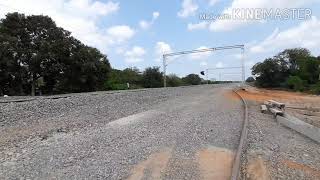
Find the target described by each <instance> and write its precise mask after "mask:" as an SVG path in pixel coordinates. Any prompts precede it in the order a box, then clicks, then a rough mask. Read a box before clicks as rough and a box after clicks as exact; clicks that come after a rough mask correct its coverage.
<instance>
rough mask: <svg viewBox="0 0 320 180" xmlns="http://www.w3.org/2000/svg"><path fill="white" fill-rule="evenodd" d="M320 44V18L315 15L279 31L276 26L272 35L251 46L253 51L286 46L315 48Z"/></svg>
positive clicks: (280, 48)
mask: <svg viewBox="0 0 320 180" xmlns="http://www.w3.org/2000/svg"><path fill="white" fill-rule="evenodd" d="M319 46H320V20H318V19H317V18H316V17H313V18H312V19H310V20H307V21H304V22H302V23H300V24H299V25H298V26H296V27H293V28H290V29H287V30H284V31H279V29H278V28H276V29H275V30H274V31H273V33H272V34H271V35H269V36H268V37H267V38H266V39H265V40H263V41H262V42H260V43H256V44H255V45H253V46H252V47H251V48H250V52H252V53H264V52H270V51H281V50H283V49H285V48H295V47H304V48H308V49H311V50H313V49H314V50H315V49H316V48H317V47H319Z"/></svg>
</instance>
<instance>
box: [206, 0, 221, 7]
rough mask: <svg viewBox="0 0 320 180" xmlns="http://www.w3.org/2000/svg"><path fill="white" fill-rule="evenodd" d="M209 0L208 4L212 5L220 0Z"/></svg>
mask: <svg viewBox="0 0 320 180" xmlns="http://www.w3.org/2000/svg"><path fill="white" fill-rule="evenodd" d="M208 1H209V6H214V5H216V4H217V3H218V2H219V1H220V0H208Z"/></svg>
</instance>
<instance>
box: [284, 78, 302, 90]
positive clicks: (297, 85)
mask: <svg viewBox="0 0 320 180" xmlns="http://www.w3.org/2000/svg"><path fill="white" fill-rule="evenodd" d="M287 85H288V86H289V88H291V89H294V90H295V91H303V90H304V86H303V80H302V79H301V78H300V77H298V76H290V77H289V78H288V80H287Z"/></svg>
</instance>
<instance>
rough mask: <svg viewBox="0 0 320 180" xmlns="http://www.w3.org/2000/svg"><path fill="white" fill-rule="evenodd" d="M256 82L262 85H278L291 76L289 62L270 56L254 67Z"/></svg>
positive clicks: (253, 72)
mask: <svg viewBox="0 0 320 180" xmlns="http://www.w3.org/2000/svg"><path fill="white" fill-rule="evenodd" d="M252 75H254V76H255V77H256V84H257V85H258V86H262V87H278V86H280V85H281V83H282V82H285V80H286V79H287V77H288V76H289V70H288V63H287V62H286V61H284V60H283V59H279V58H268V59H266V60H265V61H264V62H259V63H257V64H255V65H254V66H253V67H252Z"/></svg>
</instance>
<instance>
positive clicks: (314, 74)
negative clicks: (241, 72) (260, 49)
mask: <svg viewBox="0 0 320 180" xmlns="http://www.w3.org/2000/svg"><path fill="white" fill-rule="evenodd" d="M252 75H253V76H254V77H255V81H254V78H252V77H250V78H248V81H254V82H255V84H256V85H257V86H260V87H272V88H289V89H293V90H296V91H311V92H313V93H317V94H320V57H314V56H312V55H311V52H310V51H309V50H308V49H305V48H294V49H286V50H284V51H282V52H280V53H278V54H277V55H276V56H274V57H272V58H267V59H265V60H264V61H263V62H259V63H257V64H255V65H254V66H253V67H252Z"/></svg>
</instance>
